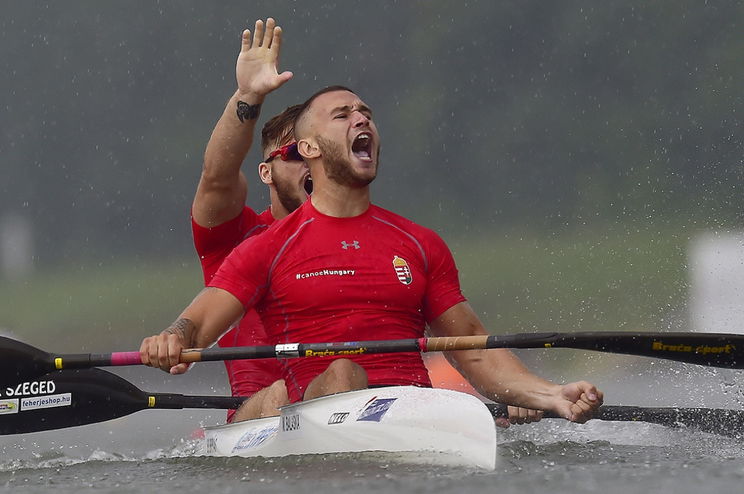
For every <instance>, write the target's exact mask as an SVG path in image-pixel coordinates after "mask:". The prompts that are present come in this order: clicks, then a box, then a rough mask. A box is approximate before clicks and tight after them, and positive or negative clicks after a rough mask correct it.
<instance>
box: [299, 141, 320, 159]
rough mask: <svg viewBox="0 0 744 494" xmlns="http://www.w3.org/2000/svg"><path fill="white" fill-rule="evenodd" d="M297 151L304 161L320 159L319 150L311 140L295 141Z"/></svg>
mask: <svg viewBox="0 0 744 494" xmlns="http://www.w3.org/2000/svg"><path fill="white" fill-rule="evenodd" d="M297 151H298V152H299V153H300V156H302V157H303V158H305V159H306V160H307V159H313V158H319V157H320V148H318V145H317V144H316V142H315V140H313V139H300V140H299V141H297Z"/></svg>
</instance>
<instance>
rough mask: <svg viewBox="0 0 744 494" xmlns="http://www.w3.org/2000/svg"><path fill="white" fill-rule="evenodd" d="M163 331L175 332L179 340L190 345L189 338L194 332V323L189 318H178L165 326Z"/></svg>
mask: <svg viewBox="0 0 744 494" xmlns="http://www.w3.org/2000/svg"><path fill="white" fill-rule="evenodd" d="M163 333H165V334H175V335H177V336H178V337H179V338H181V341H183V342H184V343H185V344H186V346H192V341H191V338H192V335H193V333H194V323H193V322H191V319H185V318H182V319H178V320H177V321H176V322H174V323H173V324H171V325H170V326H168V327H167V328H165V329H164V330H163Z"/></svg>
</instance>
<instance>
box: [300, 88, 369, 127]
mask: <svg viewBox="0 0 744 494" xmlns="http://www.w3.org/2000/svg"><path fill="white" fill-rule="evenodd" d="M334 91H348V92H350V93H352V94H356V93H355V92H354V91H352V90H351V89H349V88H348V87H346V86H339V85H336V86H327V87H324V88H323V89H321V90H319V91H316V92H315V93H314V94H313V95H312V96H310V97H309V98H308V99H306V100H305V102H304V103H302V104H301V105H299V106H300V110H299V111H298V112H297V116H296V117H295V121H294V126H295V127H296V126H297V122H299V121H300V119H301V118H302V117H303V116H304V115H305V113H307V110H308V108H310V105H312V104H313V101H315V98H317V97H318V96H320V95H322V94H326V93H332V92H334Z"/></svg>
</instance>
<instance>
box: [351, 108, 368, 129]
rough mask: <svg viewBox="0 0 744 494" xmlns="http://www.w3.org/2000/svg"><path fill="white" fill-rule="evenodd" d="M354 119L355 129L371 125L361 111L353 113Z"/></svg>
mask: <svg viewBox="0 0 744 494" xmlns="http://www.w3.org/2000/svg"><path fill="white" fill-rule="evenodd" d="M352 118H353V123H354V127H366V126H368V125H369V118H367V117H366V116H365V115H364V113H362V112H361V111H359V110H356V111H354V113H352Z"/></svg>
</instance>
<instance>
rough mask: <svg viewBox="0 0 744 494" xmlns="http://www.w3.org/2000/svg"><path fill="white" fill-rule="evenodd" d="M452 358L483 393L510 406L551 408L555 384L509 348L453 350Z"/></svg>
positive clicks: (556, 386)
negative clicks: (533, 371)
mask: <svg viewBox="0 0 744 494" xmlns="http://www.w3.org/2000/svg"><path fill="white" fill-rule="evenodd" d="M452 354H453V355H451V360H452V361H453V363H454V364H455V366H456V367H457V368H458V369H459V370H460V372H462V373H463V375H465V377H466V378H468V380H469V381H470V382H471V384H473V386H474V387H475V388H476V389H477V390H478V392H479V393H481V394H482V395H483V396H485V397H487V398H490V399H492V400H494V401H498V402H501V403H507V404H510V405H515V406H520V407H525V408H533V409H539V410H545V409H550V407H551V406H552V403H553V402H552V399H553V397H554V396H555V393H556V389H557V388H558V387H559V386H558V385H557V384H554V383H551V382H549V381H546V380H545V379H543V378H541V377H539V376H537V375H535V374H533V373H532V372H530V370H529V369H527V367H525V366H524V364H523V363H522V362H521V361H520V360H519V358H517V356H516V355H514V354H513V353H512V352H510V351H509V350H505V349H492V350H476V351H472V350H471V351H466V352H452Z"/></svg>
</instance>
